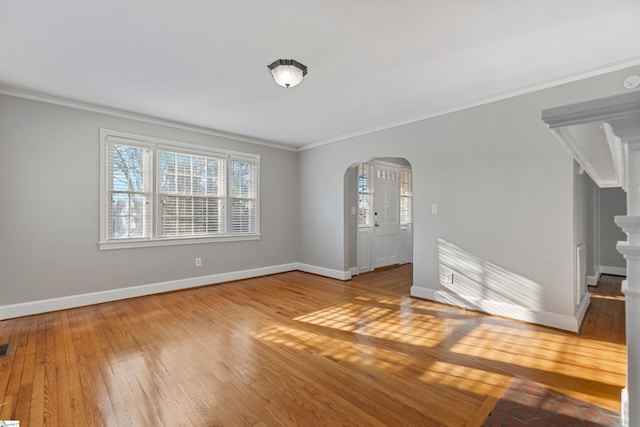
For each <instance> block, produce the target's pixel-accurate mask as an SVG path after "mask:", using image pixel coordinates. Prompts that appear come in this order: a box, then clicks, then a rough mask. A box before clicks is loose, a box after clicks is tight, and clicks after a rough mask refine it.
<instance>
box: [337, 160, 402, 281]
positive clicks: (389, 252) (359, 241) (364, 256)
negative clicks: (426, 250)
mask: <svg viewBox="0 0 640 427" xmlns="http://www.w3.org/2000/svg"><path fill="white" fill-rule="evenodd" d="M412 201H413V179H412V169H411V164H410V163H409V162H408V161H407V160H406V159H404V158H395V157H385V158H374V159H371V160H368V161H365V162H361V163H357V164H354V165H352V166H351V167H350V168H349V169H348V170H347V172H346V173H345V224H346V227H345V246H346V248H345V249H346V251H345V254H346V258H347V259H346V260H345V264H346V265H348V266H349V270H350V271H351V274H352V275H357V274H360V273H366V272H369V271H373V270H375V269H379V268H383V267H389V266H393V265H401V264H407V263H411V262H413V203H412Z"/></svg>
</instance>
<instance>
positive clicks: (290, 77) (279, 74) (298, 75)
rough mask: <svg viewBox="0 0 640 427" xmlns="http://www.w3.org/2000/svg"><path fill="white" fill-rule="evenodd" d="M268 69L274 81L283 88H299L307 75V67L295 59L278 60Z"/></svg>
mask: <svg viewBox="0 0 640 427" xmlns="http://www.w3.org/2000/svg"><path fill="white" fill-rule="evenodd" d="M267 68H269V72H270V73H271V75H272V76H273V80H275V82H276V83H278V84H279V85H280V86H282V87H295V86H298V85H299V84H300V82H302V79H303V78H304V76H306V75H307V67H306V66H305V65H302V64H301V63H299V62H298V61H296V60H295V59H278V60H277V61H273V62H272V63H271V64H270V65H269V66H268V67H267Z"/></svg>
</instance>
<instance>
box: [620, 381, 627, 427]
mask: <svg viewBox="0 0 640 427" xmlns="http://www.w3.org/2000/svg"><path fill="white" fill-rule="evenodd" d="M620 421H621V422H622V426H623V427H629V391H628V390H627V388H626V387H625V388H623V389H622V391H621V392H620Z"/></svg>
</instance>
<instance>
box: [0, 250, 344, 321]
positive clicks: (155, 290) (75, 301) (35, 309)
mask: <svg viewBox="0 0 640 427" xmlns="http://www.w3.org/2000/svg"><path fill="white" fill-rule="evenodd" d="M294 270H300V271H305V272H307V273H313V274H318V275H320V276H327V277H331V278H334V279H339V280H349V279H351V272H350V271H340V270H332V269H329V268H324V267H317V266H314V265H309V264H301V263H296V262H293V263H290V264H281V265H273V266H269V267H260V268H254V269H250V270H241V271H232V272H229V273H219V274H211V275H208V276H199V277H190V278H187V279H179V280H171V281H168V282H160V283H151V284H147V285H139V286H131V287H127V288H119V289H110V290H107V291H99V292H90V293H86V294H77V295H69V296H64V297H59V298H49V299H43V300H37V301H29V302H23V303H18V304H8V305H0V320H5V319H12V318H14V317H22V316H30V315H32V314H39V313H46V312H49V311H57V310H66V309H68V308H75V307H82V306H86V305H92V304H100V303H103V302H109V301H117V300H122V299H127V298H135V297H141V296H145V295H153V294H159V293H162V292H170V291H177V290H181V289H188V288H195V287H198V286H205V285H213V284H216V283H223V282H231V281H233V280H241V279H249V278H252V277H259V276H267V275H269V274H277V273H284V272H287V271H294Z"/></svg>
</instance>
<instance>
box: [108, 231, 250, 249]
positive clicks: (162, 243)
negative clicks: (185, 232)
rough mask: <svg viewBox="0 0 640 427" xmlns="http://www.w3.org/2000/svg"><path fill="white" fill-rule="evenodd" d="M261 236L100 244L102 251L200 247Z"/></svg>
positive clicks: (227, 236)
mask: <svg viewBox="0 0 640 427" xmlns="http://www.w3.org/2000/svg"><path fill="white" fill-rule="evenodd" d="M260 237H261V234H249V235H237V236H234V235H226V236H220V237H182V238H173V239H155V240H117V241H109V242H98V246H99V247H100V250H101V251H105V250H111V249H130V248H146V247H152V246H175V245H199V244H203V243H222V242H242V241H245V240H260Z"/></svg>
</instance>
